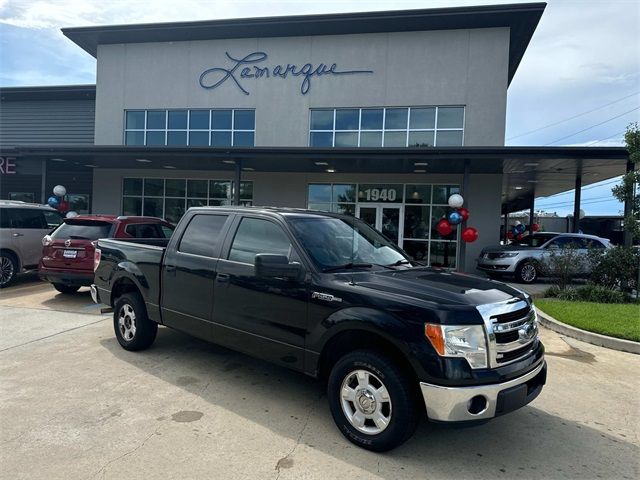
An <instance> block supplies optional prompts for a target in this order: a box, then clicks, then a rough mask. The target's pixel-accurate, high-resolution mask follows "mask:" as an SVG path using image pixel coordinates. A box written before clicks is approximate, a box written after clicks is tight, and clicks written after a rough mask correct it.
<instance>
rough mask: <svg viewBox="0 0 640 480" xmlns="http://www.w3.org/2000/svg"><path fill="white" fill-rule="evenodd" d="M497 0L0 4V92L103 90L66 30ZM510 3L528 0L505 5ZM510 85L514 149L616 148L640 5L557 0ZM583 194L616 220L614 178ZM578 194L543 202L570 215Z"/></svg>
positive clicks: (636, 86)
mask: <svg viewBox="0 0 640 480" xmlns="http://www.w3.org/2000/svg"><path fill="white" fill-rule="evenodd" d="M496 3H501V2H499V1H497V0H493V1H483V0H472V1H466V0H449V1H442V0H421V1H416V0H383V1H380V0H368V1H355V0H340V1H337V0H324V1H322V2H318V1H317V0H313V1H311V0H297V1H278V0H270V1H264V0H261V1H255V0H180V2H176V1H175V0H153V1H150V0H147V1H145V0H137V1H130V0H56V1H42V0H0V86H24V85H66V84H83V83H95V70H96V62H95V59H94V58H93V57H91V56H90V55H89V54H88V53H86V52H85V51H84V50H82V49H81V48H79V47H78V46H77V45H75V44H74V43H73V42H71V41H70V40H69V39H67V38H66V37H65V36H64V35H62V33H61V32H60V29H61V28H63V27H81V26H89V25H112V24H128V23H151V22H173V21H189V20H208V19H218V18H241V17H256V16H275V15H294V14H313V13H340V12H356V11H373V10H396V9H410V8H432V7H433V8H435V7H447V6H469V5H489V4H496ZM502 3H526V2H523V1H518V0H507V1H505V2H502ZM547 3H548V5H547V9H546V11H545V13H544V15H543V16H542V20H541V21H540V24H539V25H538V28H537V30H536V32H535V34H534V36H533V39H532V41H531V43H530V44H529V47H528V49H527V52H526V53H525V55H524V58H523V59H522V62H521V63H520V66H519V68H518V71H517V73H516V75H515V77H514V79H513V81H512V83H511V86H510V87H509V92H508V106H507V130H506V144H507V145H552V146H559V145H586V146H592V145H593V146H617V145H622V144H623V138H622V137H623V134H624V131H625V129H626V127H627V126H628V125H629V124H630V123H631V122H640V28H639V26H640V0H549V1H548V2H547ZM601 183H602V185H590V186H588V187H585V188H584V189H583V192H582V202H583V209H584V210H585V213H586V214H587V215H616V214H619V213H620V212H621V210H622V205H621V204H620V203H618V202H617V201H616V200H615V199H613V198H612V196H611V186H612V185H613V184H614V183H615V181H614V182H612V180H607V181H605V182H601ZM572 202H573V192H567V193H564V194H558V195H554V196H553V197H549V198H539V199H536V205H535V208H536V210H539V209H543V210H545V211H549V212H557V213H558V214H559V215H566V214H567V213H571V212H572V211H573V206H572Z"/></svg>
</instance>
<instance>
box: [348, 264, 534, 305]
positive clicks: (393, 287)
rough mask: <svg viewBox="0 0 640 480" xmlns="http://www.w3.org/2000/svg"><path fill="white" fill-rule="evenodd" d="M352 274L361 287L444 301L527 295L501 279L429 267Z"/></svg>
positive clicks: (482, 301)
mask: <svg viewBox="0 0 640 480" xmlns="http://www.w3.org/2000/svg"><path fill="white" fill-rule="evenodd" d="M349 275H350V276H351V278H352V281H353V282H354V283H356V284H358V285H359V286H361V287H365V288H370V289H372V290H379V291H384V292H386V293H395V294H398V295H402V296H405V297H407V296H409V297H413V298H418V299H420V300H425V301H431V302H437V303H439V304H443V305H471V306H476V305H484V304H487V303H496V302H502V301H505V300H509V299H511V298H514V297H516V298H520V299H525V298H527V297H528V296H527V295H526V294H525V293H524V292H522V291H520V290H517V289H515V288H513V287H510V286H508V285H506V284H504V283H501V282H496V281H492V280H486V279H484V278H481V277H478V276H475V275H469V274H464V273H454V272H450V271H448V270H441V269H436V268H428V267H425V268H408V269H402V270H395V271H390V270H381V271H374V272H353V273H350V274H349Z"/></svg>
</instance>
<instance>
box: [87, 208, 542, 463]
mask: <svg viewBox="0 0 640 480" xmlns="http://www.w3.org/2000/svg"><path fill="white" fill-rule="evenodd" d="M94 281H95V284H94V285H92V296H93V298H94V301H96V302H97V303H104V304H108V305H111V306H112V307H113V310H114V314H113V324H114V329H115V335H116V337H117V339H118V342H119V343H120V345H122V347H123V348H125V349H127V350H142V349H145V348H147V347H149V346H151V344H152V343H153V341H154V339H155V337H156V332H157V329H158V325H165V326H167V327H170V328H174V329H176V330H180V331H183V332H187V333H189V334H192V335H194V336H196V337H200V338H202V339H204V340H207V341H211V342H215V343H218V344H221V345H224V346H226V347H229V348H232V349H235V350H238V351H240V352H244V353H247V354H249V355H253V356H256V357H260V358H263V359H265V360H269V361H271V362H274V363H276V364H279V365H282V366H285V367H288V368H291V369H294V370H297V371H300V372H304V373H306V374H308V375H311V376H314V377H318V378H319V379H321V380H323V381H324V382H326V385H327V395H328V400H329V404H330V408H331V412H332V415H333V418H334V420H335V422H336V424H337V426H338V428H339V429H340V431H341V432H342V433H343V434H344V435H345V437H346V438H347V439H349V440H350V441H352V442H353V443H355V444H357V445H359V446H361V447H364V448H367V449H370V450H374V451H385V450H389V449H391V448H393V447H395V446H397V445H399V444H401V443H402V442H404V441H405V440H407V439H408V438H409V437H410V436H411V435H412V433H413V431H414V429H415V426H416V424H417V422H418V419H419V412H420V411H424V409H425V407H426V415H427V418H428V419H429V420H431V421H434V422H459V423H468V422H482V421H486V420H488V419H490V418H493V417H496V416H498V415H502V414H505V413H508V412H510V411H513V410H515V409H517V408H519V407H522V406H524V405H526V404H527V403H529V402H531V401H532V400H533V399H534V398H535V397H536V396H537V395H538V394H539V393H540V391H541V390H542V386H543V385H544V383H545V380H546V363H545V360H544V347H543V345H542V343H541V342H540V340H539V338H538V326H537V320H536V313H535V310H534V308H533V305H532V302H531V298H530V297H529V296H528V295H526V294H525V293H523V292H521V291H520V290H517V289H514V288H511V287H509V286H507V285H504V284H502V283H499V282H495V281H491V280H484V279H481V278H478V277H475V276H470V275H465V274H459V273H453V272H451V271H448V270H443V269H433V268H428V267H424V266H421V265H419V264H417V263H415V262H413V261H412V260H411V259H410V258H409V257H408V256H407V255H406V254H405V253H404V252H403V251H402V250H401V249H400V248H399V247H397V246H396V245H394V244H393V243H392V242H390V241H389V240H388V239H387V238H385V237H384V236H383V235H382V234H380V233H378V232H377V231H375V230H373V229H372V228H371V227H369V226H368V225H366V224H365V223H364V222H362V221H361V220H359V219H356V218H353V217H349V216H344V215H338V214H332V213H324V212H313V211H306V210H296V209H282V208H258V207H199V208H192V209H190V210H188V211H187V213H186V214H185V215H184V217H183V218H182V220H180V223H179V224H178V226H177V228H176V230H175V232H174V233H173V235H172V236H171V238H170V239H168V240H164V239H149V240H145V239H135V240H131V241H122V240H110V239H106V240H99V241H98V244H97V248H96V254H95V280H94ZM420 405H422V407H421V406H420Z"/></svg>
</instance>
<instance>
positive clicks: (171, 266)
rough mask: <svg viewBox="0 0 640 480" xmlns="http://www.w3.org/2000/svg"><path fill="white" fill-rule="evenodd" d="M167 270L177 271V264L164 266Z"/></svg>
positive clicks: (168, 271) (170, 271)
mask: <svg viewBox="0 0 640 480" xmlns="http://www.w3.org/2000/svg"><path fill="white" fill-rule="evenodd" d="M164 269H165V271H166V272H167V273H176V266H175V265H167V266H165V267H164Z"/></svg>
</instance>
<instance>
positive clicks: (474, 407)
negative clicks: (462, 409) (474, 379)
mask: <svg viewBox="0 0 640 480" xmlns="http://www.w3.org/2000/svg"><path fill="white" fill-rule="evenodd" d="M486 409H487V399H486V397H483V396H482V395H476V396H475V397H473V398H472V399H471V400H469V403H468V404H467V410H468V411H469V413H470V414H471V415H479V414H480V413H482V412H484V411H485V410H486Z"/></svg>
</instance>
